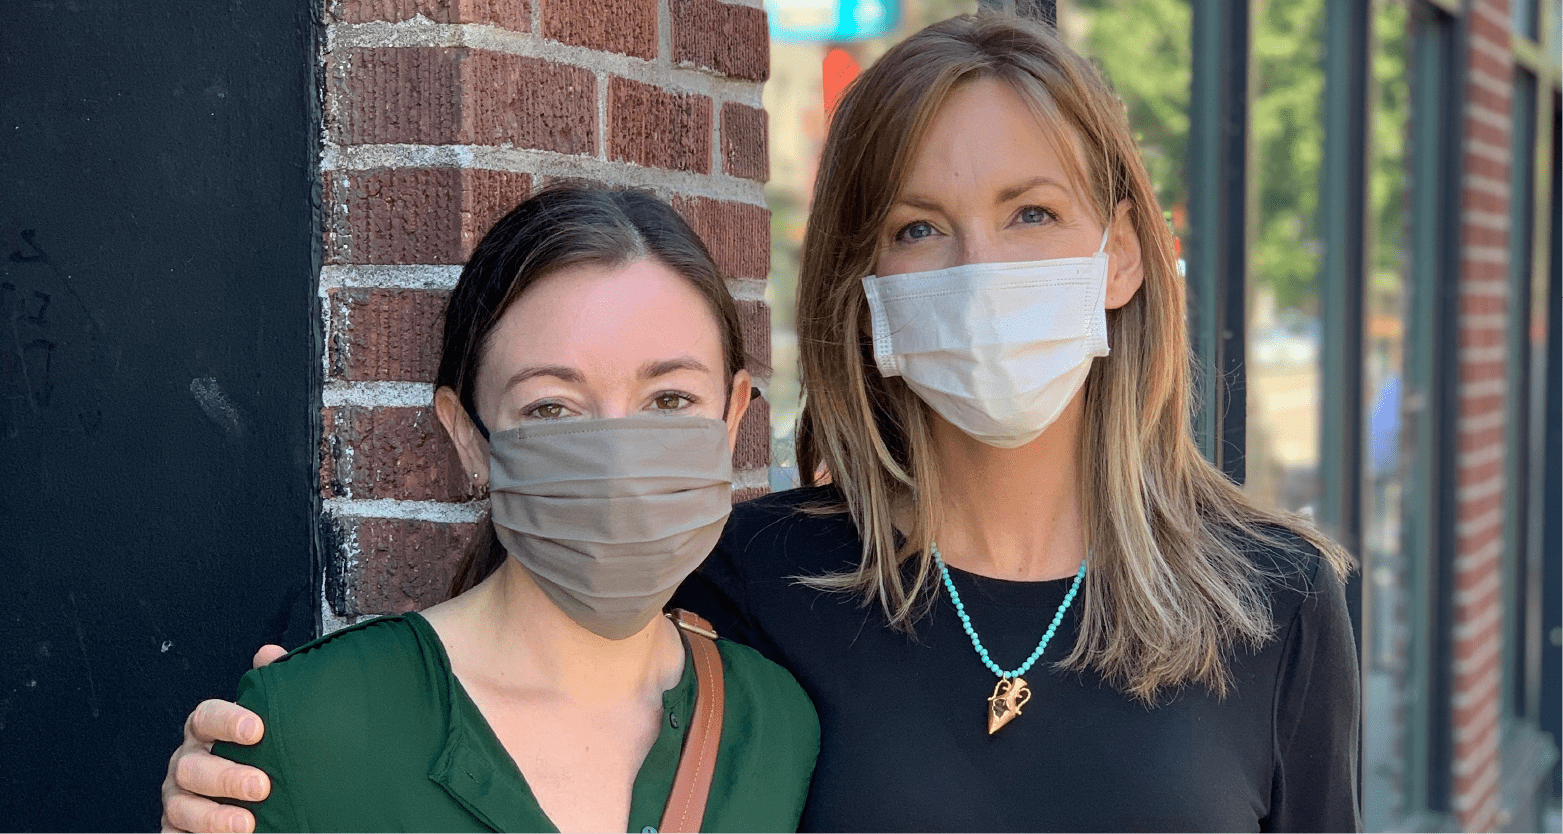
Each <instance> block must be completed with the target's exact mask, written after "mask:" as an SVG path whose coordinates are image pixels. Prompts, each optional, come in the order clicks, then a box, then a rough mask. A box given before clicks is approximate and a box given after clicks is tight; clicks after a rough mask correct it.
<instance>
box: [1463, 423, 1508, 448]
mask: <svg viewBox="0 0 1563 834" xmlns="http://www.w3.org/2000/svg"><path fill="white" fill-rule="evenodd" d="M1505 433H1506V431H1505V429H1504V427H1503V426H1492V427H1489V428H1485V429H1482V430H1481V431H1470V432H1461V433H1460V451H1462V452H1474V451H1476V450H1478V449H1486V448H1488V447H1490V446H1492V445H1494V444H1497V443H1502V442H1503V436H1504V434H1505Z"/></svg>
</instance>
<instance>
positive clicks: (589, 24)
mask: <svg viewBox="0 0 1563 834" xmlns="http://www.w3.org/2000/svg"><path fill="white" fill-rule="evenodd" d="M542 27H543V37H545V38H549V39H551V40H556V41H559V42H560V43H567V44H570V45H571V46H584V47H586V48H588V49H595V50H598V51H599V52H617V53H619V54H620V55H633V56H635V57H637V58H645V59H646V60H648V61H649V60H653V59H655V58H656V57H657V4H656V3H655V2H650V1H649V0H594V2H589V3H588V2H582V0H543V21H542Z"/></svg>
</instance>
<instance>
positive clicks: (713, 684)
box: [659, 608, 724, 834]
mask: <svg viewBox="0 0 1563 834" xmlns="http://www.w3.org/2000/svg"><path fill="white" fill-rule="evenodd" d="M668 616H669V617H671V618H672V620H673V623H674V625H677V626H678V628H679V633H680V636H682V637H683V638H684V646H685V648H686V649H687V650H688V651H689V654H690V656H691V657H693V658H694V661H695V685H696V687H697V689H696V692H695V714H694V715H693V716H692V717H691V718H690V721H689V734H688V735H686V736H685V737H684V752H683V753H682V754H681V755H680V756H679V759H678V772H677V773H676V774H675V775H674V776H673V793H672V794H671V795H669V796H668V804H667V808H666V809H664V810H663V812H662V827H661V828H660V829H659V831H661V832H662V833H663V834H671V832H691V831H699V830H700V823H701V821H702V820H704V819H705V813H706V799H707V798H708V797H710V795H711V777H712V776H713V775H715V773H716V749H717V747H718V746H719V743H720V742H721V739H722V704H723V697H724V694H723V689H722V657H721V655H719V654H717V649H716V631H714V630H713V629H712V628H711V624H710V623H708V622H706V621H705V620H704V619H701V618H700V617H699V616H698V615H696V614H691V613H689V612H688V611H685V610H684V609H682V608H680V609H676V610H675V611H673V613H671V614H669V615H668Z"/></svg>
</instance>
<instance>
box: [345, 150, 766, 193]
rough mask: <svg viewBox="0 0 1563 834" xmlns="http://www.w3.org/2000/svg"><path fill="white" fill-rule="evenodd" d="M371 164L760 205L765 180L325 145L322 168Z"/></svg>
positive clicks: (606, 163) (574, 159)
mask: <svg viewBox="0 0 1563 834" xmlns="http://www.w3.org/2000/svg"><path fill="white" fill-rule="evenodd" d="M376 168H480V169H483V170H488V171H510V172H513V173H517V174H532V175H533V176H545V177H582V178H584V179H588V180H595V181H597V182H612V183H617V184H619V185H621V186H637V187H641V188H652V189H662V190H665V191H672V192H675V193H678V194H684V195H689V196H694V197H709V198H712V199H716V200H727V201H730V202H735V203H745V204H748V205H752V206H759V207H761V208H765V184H764V183H759V182H755V181H754V180H746V179H742V178H740V177H734V176H730V175H728V174H696V173H692V172H689V171H668V170H663V169H661V168H644V167H642V166H640V165H636V164H634V163H631V162H614V161H610V160H605V159H598V158H596V157H588V156H575V155H573V154H565V153H558V152H557V151H539V150H530V149H522V148H514V147H508V146H504V145H347V146H336V145H332V146H327V147H326V148H325V149H324V151H323V152H322V153H321V156H320V169H321V170H322V171H367V170H372V169H376Z"/></svg>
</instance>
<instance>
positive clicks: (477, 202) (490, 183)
mask: <svg viewBox="0 0 1563 834" xmlns="http://www.w3.org/2000/svg"><path fill="white" fill-rule="evenodd" d="M531 192H532V177H531V175H530V174H518V173H515V172H513V171H490V170H486V169H483V168H469V169H465V170H463V171H462V172H461V209H460V210H461V258H460V260H461V262H463V263H465V262H466V260H467V258H468V257H469V256H471V254H472V250H473V249H474V248H476V247H477V245H478V241H480V240H482V239H483V236H484V235H486V234H488V230H489V229H491V228H493V226H494V224H495V223H498V222H499V218H501V217H504V216H505V215H507V214H509V213H510V210H511V209H513V208H515V207H516V206H517V205H520V203H521V201H522V200H525V199H526V198H527V197H528V196H530V195H531Z"/></svg>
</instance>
